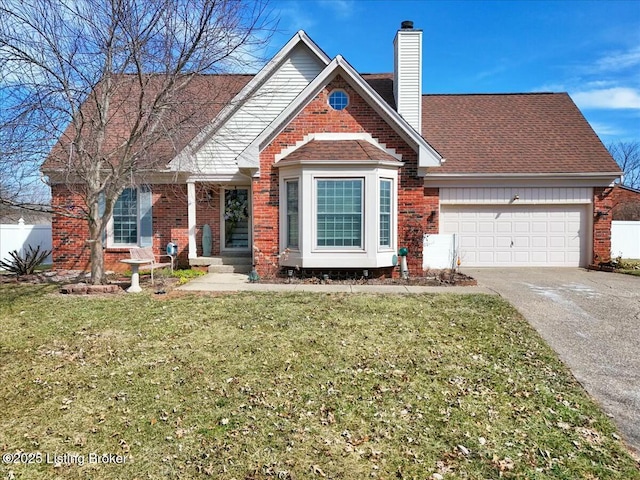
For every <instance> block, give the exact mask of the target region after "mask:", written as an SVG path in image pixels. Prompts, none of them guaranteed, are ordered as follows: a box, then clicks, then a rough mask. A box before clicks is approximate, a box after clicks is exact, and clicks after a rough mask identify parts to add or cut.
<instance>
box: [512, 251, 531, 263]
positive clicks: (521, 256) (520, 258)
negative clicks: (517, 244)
mask: <svg viewBox="0 0 640 480" xmlns="http://www.w3.org/2000/svg"><path fill="white" fill-rule="evenodd" d="M530 257H531V256H530V255H529V252H514V254H513V259H514V260H515V261H516V262H517V263H531V261H530Z"/></svg>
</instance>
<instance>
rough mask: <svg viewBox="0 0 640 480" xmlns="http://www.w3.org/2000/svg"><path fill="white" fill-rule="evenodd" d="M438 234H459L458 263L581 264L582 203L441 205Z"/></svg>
mask: <svg viewBox="0 0 640 480" xmlns="http://www.w3.org/2000/svg"><path fill="white" fill-rule="evenodd" d="M440 219H441V228H440V232H441V233H456V234H458V235H459V251H460V258H461V261H462V264H463V265H466V266H470V267H489V266H505V267H509V266H513V267H522V266H567V267H569V266H571V267H577V266H584V265H585V263H586V262H585V254H586V251H587V248H586V243H587V242H586V239H587V238H588V235H587V231H586V228H587V207H586V206H585V205H558V206H549V205H544V206H536V205H518V206H514V205H505V206H495V205H491V206H480V205H465V206H460V205H455V206H454V205H443V206H442V210H441V217H440Z"/></svg>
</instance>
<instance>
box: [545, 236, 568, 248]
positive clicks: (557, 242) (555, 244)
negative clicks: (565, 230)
mask: <svg viewBox="0 0 640 480" xmlns="http://www.w3.org/2000/svg"><path fill="white" fill-rule="evenodd" d="M549 246H550V247H551V248H564V247H566V246H567V239H566V238H565V237H558V236H552V237H551V236H550V237H549Z"/></svg>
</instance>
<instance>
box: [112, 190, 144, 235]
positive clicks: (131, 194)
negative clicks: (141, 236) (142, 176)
mask: <svg viewBox="0 0 640 480" xmlns="http://www.w3.org/2000/svg"><path fill="white" fill-rule="evenodd" d="M113 243H114V244H115V245H137V244H138V190H137V189H135V188H125V189H124V191H123V192H122V193H121V194H120V197H119V198H118V200H116V204H115V206H114V207H113Z"/></svg>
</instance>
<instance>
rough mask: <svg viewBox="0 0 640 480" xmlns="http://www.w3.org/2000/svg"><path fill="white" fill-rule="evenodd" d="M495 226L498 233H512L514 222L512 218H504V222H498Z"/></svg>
mask: <svg viewBox="0 0 640 480" xmlns="http://www.w3.org/2000/svg"><path fill="white" fill-rule="evenodd" d="M495 228H496V232H498V233H511V232H512V231H513V224H512V223H511V220H509V219H506V218H504V219H503V221H502V222H497V223H496V226H495Z"/></svg>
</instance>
